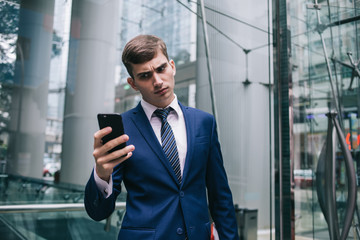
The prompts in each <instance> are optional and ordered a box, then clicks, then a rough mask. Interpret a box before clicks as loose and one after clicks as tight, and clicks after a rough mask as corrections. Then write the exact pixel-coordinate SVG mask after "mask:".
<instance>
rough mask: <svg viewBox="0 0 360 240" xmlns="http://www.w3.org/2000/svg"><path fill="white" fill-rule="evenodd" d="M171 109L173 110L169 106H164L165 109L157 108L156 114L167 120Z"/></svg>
mask: <svg viewBox="0 0 360 240" xmlns="http://www.w3.org/2000/svg"><path fill="white" fill-rule="evenodd" d="M170 111H171V108H170V107H168V108H164V109H156V110H155V112H154V113H155V115H156V116H157V117H159V118H160V119H161V120H162V121H166V119H167V117H168V115H169V113H170Z"/></svg>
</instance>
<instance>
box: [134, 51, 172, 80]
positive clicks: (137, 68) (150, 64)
mask: <svg viewBox="0 0 360 240" xmlns="http://www.w3.org/2000/svg"><path fill="white" fill-rule="evenodd" d="M166 62H168V60H167V58H166V57H165V55H164V54H163V53H162V52H161V50H160V49H159V50H158V51H157V53H156V54H155V56H154V58H152V59H151V60H150V61H147V62H144V63H138V64H132V68H133V73H134V74H136V73H140V72H147V71H152V70H153V69H156V68H158V67H159V66H161V65H162V64H164V63H166Z"/></svg>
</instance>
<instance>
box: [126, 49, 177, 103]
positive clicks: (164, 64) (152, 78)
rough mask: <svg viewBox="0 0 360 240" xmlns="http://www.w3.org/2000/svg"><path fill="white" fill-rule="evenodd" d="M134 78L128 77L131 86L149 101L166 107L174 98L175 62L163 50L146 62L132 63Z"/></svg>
mask: <svg viewBox="0 0 360 240" xmlns="http://www.w3.org/2000/svg"><path fill="white" fill-rule="evenodd" d="M132 73H133V76H134V78H131V77H129V78H128V79H127V81H128V83H129V84H130V86H131V87H132V88H133V89H135V90H136V91H140V93H141V95H142V97H143V99H144V100H145V101H147V102H148V103H150V104H152V105H154V106H156V107H159V108H164V107H166V106H168V105H169V104H170V103H171V102H172V100H173V99H174V97H175V96H174V85H175V79H174V76H175V73H176V69H175V63H174V61H173V60H170V61H169V60H168V59H167V58H166V57H165V55H164V54H163V53H162V52H161V50H158V51H157V54H156V55H155V57H154V58H153V59H151V60H150V61H148V62H145V63H139V64H132Z"/></svg>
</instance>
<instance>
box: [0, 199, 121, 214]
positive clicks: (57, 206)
mask: <svg viewBox="0 0 360 240" xmlns="http://www.w3.org/2000/svg"><path fill="white" fill-rule="evenodd" d="M125 207H126V203H125V202H116V203H115V209H125ZM84 210H85V206H84V203H54V204H21V205H2V206H0V214H3V213H29V212H66V211H84Z"/></svg>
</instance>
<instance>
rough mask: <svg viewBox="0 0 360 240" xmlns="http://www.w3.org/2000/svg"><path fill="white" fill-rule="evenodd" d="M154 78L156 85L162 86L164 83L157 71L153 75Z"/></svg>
mask: <svg viewBox="0 0 360 240" xmlns="http://www.w3.org/2000/svg"><path fill="white" fill-rule="evenodd" d="M153 80H154V86H155V87H158V86H161V85H162V84H163V80H162V79H161V78H160V76H159V75H158V74H157V73H156V72H155V73H154V75H153Z"/></svg>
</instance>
